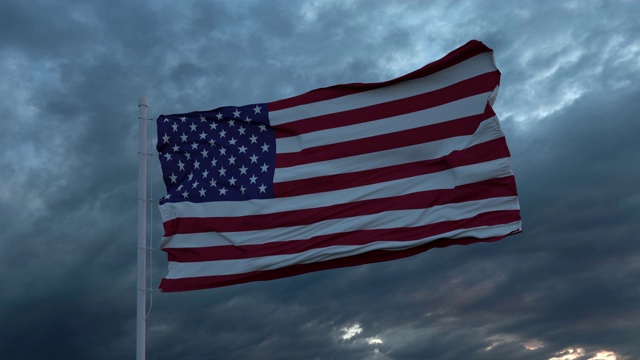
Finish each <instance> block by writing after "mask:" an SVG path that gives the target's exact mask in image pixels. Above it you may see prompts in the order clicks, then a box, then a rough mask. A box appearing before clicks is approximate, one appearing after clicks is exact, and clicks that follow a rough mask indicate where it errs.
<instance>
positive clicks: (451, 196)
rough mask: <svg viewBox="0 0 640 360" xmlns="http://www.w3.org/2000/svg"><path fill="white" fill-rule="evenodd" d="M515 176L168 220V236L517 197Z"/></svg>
mask: <svg viewBox="0 0 640 360" xmlns="http://www.w3.org/2000/svg"><path fill="white" fill-rule="evenodd" d="M515 195H516V187H515V180H514V178H513V176H509V177H504V178H497V179H490V180H486V181H481V182H477V183H473V184H467V185H462V186H458V187H455V188H452V189H436V190H430V191H422V192H416V193H410V194H405V195H400V196H395V197H390V198H382V199H371V200H362V201H355V202H351V203H347V204H338V205H331V206H324V207H319V208H313V209H300V210H293V211H286V212H279V213H272V214H261V215H248V216H242V217H211V218H194V217H191V218H176V219H172V220H169V221H166V222H165V223H164V228H165V236H171V235H175V234H178V233H179V234H192V233H206V232H213V231H216V232H233V231H251V230H263V229H271V228H276V227H287V226H299V225H308V224H313V223H316V222H319V221H325V220H331V219H340V218H346V217H352V216H361V215H368V214H376V213H379V212H383V211H391V210H405V209H424V208H428V207H432V206H437V205H443V204H449V203H458V202H465V201H472V200H482V199H488V198H493V197H502V196H515Z"/></svg>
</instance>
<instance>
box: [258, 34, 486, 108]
mask: <svg viewBox="0 0 640 360" xmlns="http://www.w3.org/2000/svg"><path fill="white" fill-rule="evenodd" d="M485 52H493V50H491V49H490V48H488V47H487V46H486V45H484V44H483V43H481V42H479V41H477V40H471V41H469V42H468V43H466V44H465V45H463V46H461V47H459V48H458V49H456V50H453V51H452V52H450V53H449V54H447V55H446V56H444V57H443V58H442V59H440V60H437V61H434V62H432V63H430V64H427V65H425V66H423V67H422V68H420V69H418V70H416V71H413V72H411V73H409V74H406V75H403V76H401V77H399V78H395V79H392V80H389V81H383V82H378V83H365V84H363V83H352V84H341V85H335V86H330V87H326V88H321V89H316V90H311V91H309V92H307V93H305V94H302V95H298V96H294V97H290V98H288V99H282V100H278V101H274V102H271V103H269V105H268V107H269V111H277V110H282V109H286V108H290V107H294V106H299V105H304V104H310V103H314V102H318V101H323V100H329V99H335V98H337V97H341V96H346V95H351V94H357V93H360V92H364V91H369V90H373V89H378V88H381V87H384V86H388V85H391V84H395V83H398V82H401V81H407V80H414V79H418V78H422V77H425V76H429V75H431V74H435V73H437V72H439V71H442V70H444V69H446V68H448V67H451V66H453V65H456V64H459V63H461V62H463V61H465V60H468V59H470V58H472V57H474V56H476V55H479V54H481V53H485Z"/></svg>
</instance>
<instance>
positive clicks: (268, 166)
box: [157, 104, 276, 204]
mask: <svg viewBox="0 0 640 360" xmlns="http://www.w3.org/2000/svg"><path fill="white" fill-rule="evenodd" d="M157 149H158V155H159V157H160V165H161V167H162V175H163V179H164V183H165V186H166V188H167V195H166V196H164V197H163V198H161V199H160V204H163V203H167V202H181V201H189V202H208V201H237V200H248V199H263V198H272V197H273V172H274V167H275V154H276V141H275V134H274V131H273V129H272V128H271V127H270V125H269V116H268V112H267V104H253V105H247V106H239V107H236V106H227V107H221V108H218V109H215V110H210V111H198V112H192V113H188V114H175V115H160V117H158V144H157Z"/></svg>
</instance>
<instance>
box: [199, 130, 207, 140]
mask: <svg viewBox="0 0 640 360" xmlns="http://www.w3.org/2000/svg"><path fill="white" fill-rule="evenodd" d="M206 137H207V133H205V132H204V131H203V132H201V133H200V139H201V140H204V139H205V138H206Z"/></svg>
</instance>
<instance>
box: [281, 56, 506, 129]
mask: <svg viewBox="0 0 640 360" xmlns="http://www.w3.org/2000/svg"><path fill="white" fill-rule="evenodd" d="M463 51H465V52H466V53H456V52H455V51H454V52H451V53H449V54H448V55H447V56H445V57H444V58H442V59H440V60H438V61H435V62H433V63H430V64H427V65H425V66H423V67H422V68H420V69H418V70H416V71H414V72H411V73H409V74H406V75H404V76H401V77H399V78H396V79H392V80H389V81H384V82H378V83H366V84H362V83H355V84H342V85H335V86H331V87H326V88H321V89H316V90H312V91H309V92H307V93H304V94H302V95H298V96H294V97H291V98H287V99H282V100H278V101H273V102H271V103H269V111H270V112H272V113H274V117H273V118H272V121H271V124H272V125H280V124H282V123H285V122H289V121H292V119H301V118H304V117H306V116H305V115H306V114H309V113H314V114H317V115H323V114H326V113H327V109H335V111H339V110H338V109H340V108H341V107H343V108H345V109H348V108H352V106H354V105H355V107H365V106H369V105H373V104H375V103H377V102H381V100H380V99H390V97H392V96H393V95H394V94H397V96H398V98H402V97H406V96H407V95H416V94H420V93H423V92H426V91H433V90H437V89H440V88H443V87H446V86H449V85H452V84H455V83H457V82H459V81H462V80H465V79H468V78H471V77H474V76H477V75H480V74H484V73H486V72H490V71H495V70H497V68H496V66H495V63H494V61H493V53H492V52H491V51H490V50H489V49H488V48H487V47H486V46H484V45H483V44H480V45H479V46H478V45H476V44H472V45H471V46H469V47H468V48H466V49H463ZM397 83H402V89H396V88H395V87H394V86H389V85H395V84H397ZM363 92H366V95H364V94H362V93H363ZM382 101H389V100H382ZM308 104H315V106H313V107H312V108H308V111H305V112H299V111H298V110H297V109H296V107H298V106H300V105H308Z"/></svg>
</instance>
